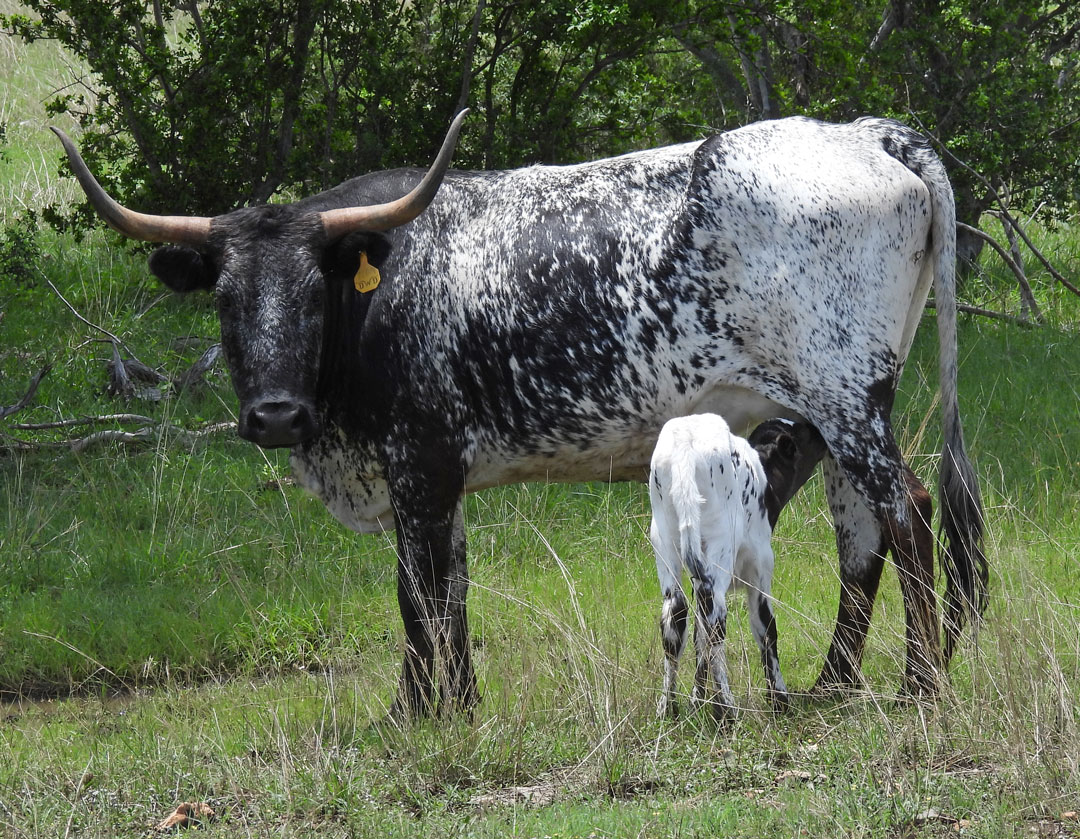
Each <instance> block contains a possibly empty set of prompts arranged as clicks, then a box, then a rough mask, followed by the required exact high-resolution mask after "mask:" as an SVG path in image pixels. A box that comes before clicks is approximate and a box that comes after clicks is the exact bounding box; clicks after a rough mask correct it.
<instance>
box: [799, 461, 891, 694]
mask: <svg viewBox="0 0 1080 839" xmlns="http://www.w3.org/2000/svg"><path fill="white" fill-rule="evenodd" d="M823 464H824V466H823V468H824V472H825V492H826V495H827V497H828V501H829V509H830V510H831V512H832V516H833V523H834V527H835V530H836V548H837V552H838V553H839V557H840V606H839V609H838V611H837V614H836V628H835V630H834V631H833V639H832V644H831V645H830V646H829V652H828V654H827V655H826V656H825V665H824V667H823V668H822V670H821V675H820V676H818V680H817V683H816V684H815V685H814V690H815V691H817V692H828V691H831V690H838V689H839V690H843V689H847V688H852V687H855V685H856V683H857V681H858V679H859V663H860V662H861V661H862V653H863V645H864V643H865V642H866V633H867V631H868V630H869V629H870V617H871V614H872V613H873V609H874V598H875V597H876V596H877V590H878V584H879V582H880V580H881V569H882V567H883V566H884V564H885V554H886V552H887V550H888V547H887V544H886V542H885V537H884V534H883V532H882V530H881V527H880V526H879V524H878V521H877V518H876V517H875V516H874V514H873V513H872V512H871V510H870V508H869V507H868V506H867V505H866V504H865V503H864V502H863V501H862V499H861V498H860V497H859V494H858V493H857V492H856V490H855V487H854V486H852V484H851V482H850V481H849V480H848V478H847V476H846V475H845V474H844V472H843V471H842V470H841V469H840V468H839V466H838V465H837V464H836V461H834V460H833V459H832V458H831V457H826V458H825V460H824V462H823Z"/></svg>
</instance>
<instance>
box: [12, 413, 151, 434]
mask: <svg viewBox="0 0 1080 839" xmlns="http://www.w3.org/2000/svg"><path fill="white" fill-rule="evenodd" d="M106 422H141V423H143V424H146V425H149V424H152V423H153V422H154V420H153V418H152V417H144V416H143V415H142V414H105V415H103V416H100V417H79V418H76V419H66V420H54V421H53V422H13V423H12V424H11V427H12V428H14V429H15V430H16V431H47V430H49V429H51V428H71V427H73V426H76V425H101V424H102V423H106Z"/></svg>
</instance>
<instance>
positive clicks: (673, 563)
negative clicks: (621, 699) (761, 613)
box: [649, 513, 690, 716]
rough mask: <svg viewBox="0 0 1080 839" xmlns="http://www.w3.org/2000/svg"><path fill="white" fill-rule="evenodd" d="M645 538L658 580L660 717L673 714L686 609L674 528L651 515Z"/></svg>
mask: <svg viewBox="0 0 1080 839" xmlns="http://www.w3.org/2000/svg"><path fill="white" fill-rule="evenodd" d="M649 538H650V540H651V541H652V544H653V550H654V552H655V554H656V576H657V578H658V580H659V582H660V592H661V594H662V596H663V606H662V607H661V611H660V642H661V644H662V646H663V648H664V686H663V690H662V691H661V693H660V701H659V704H658V712H659V714H660V716H676V715H677V714H678V712H679V709H678V705H677V703H676V701H675V680H676V677H677V675H678V671H679V657H680V656H681V655H682V651H683V647H684V646H685V644H686V629H687V622H688V619H689V615H690V608H689V605H688V604H687V602H686V595H685V594H684V593H683V587H682V559H681V557H680V556H679V549H678V538H679V535H678V530H677V529H674V528H672V527H671V521H670V518H668V517H667V516H665V515H663V514H662V513H658V514H657V515H654V516H653V520H652V525H651V526H650V528H649Z"/></svg>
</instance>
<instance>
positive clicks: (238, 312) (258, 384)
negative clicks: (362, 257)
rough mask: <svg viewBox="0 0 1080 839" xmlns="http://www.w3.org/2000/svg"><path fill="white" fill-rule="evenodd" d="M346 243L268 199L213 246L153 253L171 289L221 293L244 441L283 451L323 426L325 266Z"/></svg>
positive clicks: (225, 228) (230, 223)
mask: <svg viewBox="0 0 1080 839" xmlns="http://www.w3.org/2000/svg"><path fill="white" fill-rule="evenodd" d="M359 235H361V236H362V235H364V234H359ZM346 238H347V239H349V238H352V237H346ZM339 250H340V248H339V243H332V244H331V245H330V246H329V247H328V245H327V242H326V240H325V234H324V232H323V229H322V225H321V223H320V221H319V219H318V217H317V216H316V215H313V214H310V213H304V214H300V213H298V212H296V211H295V210H294V208H292V207H288V206H265V207H255V208H247V209H243V210H238V211H236V212H234V213H230V214H229V215H227V216H221V217H218V218H217V219H215V220H214V226H213V228H212V231H211V237H210V243H209V247H208V248H207V249H205V250H202V251H196V250H194V249H192V248H187V247H177V246H167V247H163V248H160V249H158V250H157V251H155V252H154V254H153V255H152V256H151V259H150V268H151V270H152V271H153V272H154V273H155V274H156V275H157V276H158V277H159V278H160V279H161V280H162V281H163V282H164V283H165V284H166V285H167V286H169V287H170V288H172V289H174V290H177V291H192V290H195V289H211V290H212V291H213V294H214V297H215V299H216V302H217V309H218V315H219V316H220V319H221V345H222V349H223V350H224V353H225V359H226V362H227V363H228V366H229V372H230V374H231V376H232V383H233V388H234V389H235V391H236V395H237V396H238V397H239V400H240V413H239V417H238V431H239V434H240V436H241V437H243V438H244V439H245V440H250V441H251V442H253V443H257V444H258V445H260V446H263V447H264V448H277V447H281V446H294V445H297V444H299V443H302V442H304V441H306V440H309V439H311V438H312V437H314V436H315V435H316V434H318V433H319V430H320V417H319V415H318V411H317V409H316V401H315V393H316V384H317V382H318V377H319V363H320V358H321V354H322V349H323V341H324V323H325V320H326V306H327V284H328V278H327V275H326V273H325V271H326V269H327V268H331V265H328V254H333V255H334V257H333V259H332V260H330V262H331V263H336V261H337V259H338V252H339ZM331 270H335V269H333V268H331ZM353 270H354V271H355V268H354V269H353Z"/></svg>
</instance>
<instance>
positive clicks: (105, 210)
mask: <svg viewBox="0 0 1080 839" xmlns="http://www.w3.org/2000/svg"><path fill="white" fill-rule="evenodd" d="M53 133H54V134H55V135H56V136H57V137H59V138H60V142H61V143H63V144H64V151H66V152H67V156H68V162H69V163H70V164H71V171H72V172H74V173H75V177H76V178H78V179H79V185H80V186H82V188H83V192H85V193H86V197H87V198H88V199H90V205H91V206H92V207H93V208H94V209H95V210H97V213H98V215H100V216H101V217H102V218H103V219H105V221H106V222H107V223H108V225H109V227H111V228H112V229H113V230H116V231H117V232H119V233H123V234H124V235H125V236H128V237H130V238H132V239H140V240H142V241H144V242H173V243H175V244H178V245H201V244H204V243H205V242H206V239H207V237H208V236H209V235H210V219H208V218H201V217H199V216H151V215H146V214H144V213H136V212H135V211H134V210H129V209H128V208H127V207H123V206H121V205H120V204H118V203H116V201H114V200H113V199H112V198H111V197H110V196H109V194H108V193H107V192H106V191H105V190H104V189H102V188H101V184H99V183H98V182H97V179H95V178H94V176H93V175H92V174H90V169H89V168H88V167H87V165H86V162H85V161H84V160H83V159H82V155H80V154H79V150H78V149H77V148H75V144H74V143H73V142H71V140H70V139H68V136H67V135H66V134H65V133H64V132H63V131H61V130H60V129H59V128H53Z"/></svg>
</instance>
